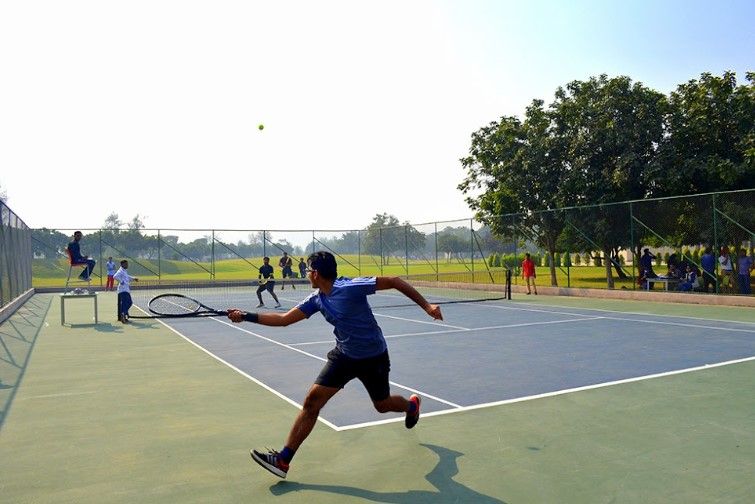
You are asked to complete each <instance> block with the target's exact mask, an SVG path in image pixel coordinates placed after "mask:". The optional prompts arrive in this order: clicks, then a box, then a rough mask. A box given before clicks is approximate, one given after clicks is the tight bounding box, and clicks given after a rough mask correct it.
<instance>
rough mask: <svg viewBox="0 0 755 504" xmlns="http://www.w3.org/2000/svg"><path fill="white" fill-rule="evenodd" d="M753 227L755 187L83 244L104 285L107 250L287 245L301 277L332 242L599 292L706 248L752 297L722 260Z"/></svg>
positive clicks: (57, 242)
mask: <svg viewBox="0 0 755 504" xmlns="http://www.w3.org/2000/svg"><path fill="white" fill-rule="evenodd" d="M753 230H755V190H744V191H732V192H725V193H715V194H704V195H695V196H683V197H674V198H665V199H649V200H640V201H631V202H622V203H612V204H605V205H593V206H584V207H574V208H564V209H557V210H549V211H540V212H528V213H523V214H509V215H501V216H493V217H486V218H483V219H480V220H476V219H464V220H457V221H442V222H431V223H424V224H404V225H399V226H391V227H373V226H371V227H368V228H366V229H356V230H223V229H206V230H201V229H94V230H92V229H90V230H86V229H82V230H81V231H83V232H84V238H83V240H82V242H81V247H82V252H83V253H84V254H88V255H90V256H92V257H93V258H94V259H95V260H96V261H97V265H96V267H95V271H94V273H95V283H97V282H99V283H100V284H101V285H104V282H105V280H104V279H105V277H106V275H107V272H106V270H105V269H104V265H105V262H106V261H107V260H108V258H109V257H112V258H113V259H114V260H115V262H116V263H118V262H119V261H120V260H121V259H128V260H129V263H130V269H129V272H130V273H131V274H132V275H135V276H139V277H147V279H150V280H157V281H161V280H179V279H181V280H232V279H233V280H245V279H249V280H252V279H256V278H257V275H258V268H259V267H260V266H261V265H262V258H263V257H264V256H268V257H270V259H271V261H270V263H271V264H272V265H273V266H274V268H275V269H276V276H277V277H280V268H278V260H279V258H280V256H282V254H283V252H287V253H288V255H290V256H291V257H292V259H293V263H294V268H293V271H294V276H299V269H298V267H297V265H298V263H299V261H300V260H301V259H304V260H306V257H307V255H309V254H310V253H312V252H313V251H316V250H328V251H330V252H331V253H333V254H334V255H335V256H336V258H337V260H338V264H339V274H341V275H345V276H371V275H397V276H404V277H412V276H418V275H421V276H422V278H425V279H427V278H432V277H433V276H435V277H436V279H437V280H441V279H443V278H442V277H444V276H449V277H452V278H454V279H456V280H455V281H459V282H472V283H504V278H505V272H506V271H507V270H512V272H513V273H514V277H515V284H516V283H521V282H522V280H521V278H519V273H520V271H519V268H520V265H521V262H522V260H523V258H524V254H525V253H530V254H531V256H532V257H533V259H534V260H535V263H536V264H537V275H538V284H539V285H544V286H548V285H554V286H556V285H557V286H562V287H580V288H603V289H643V288H647V287H649V285H648V284H647V283H643V278H642V277H643V275H642V274H641V272H640V269H639V258H640V256H641V255H642V251H643V249H645V248H648V249H650V250H651V251H652V254H653V256H654V261H655V263H654V267H655V272H656V273H657V274H660V275H664V274H667V273H669V271H668V268H669V263H670V262H671V263H672V264H673V263H675V262H676V263H677V264H679V263H681V264H682V265H690V266H691V267H692V269H696V270H702V269H703V262H704V261H703V260H702V256H703V255H704V253H705V250H706V249H710V251H711V252H712V253H713V255H714V256H715V258H716V261H715V265H714V268H715V269H714V271H713V273H712V274H713V275H714V276H715V278H716V281H715V282H713V283H712V284H711V285H709V286H708V290H709V292H723V293H727V294H746V293H745V292H740V289H739V288H738V287H737V285H736V282H735V283H734V285H732V286H731V287H730V286H729V285H728V284H724V283H722V282H721V281H720V280H721V271H720V267H719V262H718V260H717V258H718V257H719V254H720V251H721V250H722V248H723V247H726V248H728V249H729V250H730V251H731V253H732V258H734V259H735V261H734V262H735V263H736V262H737V261H736V258H737V254H738V253H740V252H741V251H744V253H745V255H746V256H750V257H751V256H752V254H753V249H752V247H753V244H754V243H755V234H753ZM73 231H75V229H56V230H51V229H35V230H33V231H32V239H31V242H32V255H33V258H34V259H33V271H34V286H35V287H39V288H44V287H49V288H60V287H62V286H63V284H64V283H65V276H66V272H67V267H68V265H67V262H66V257H65V247H66V245H67V243H68V242H69V241H70V240H71V236H72V234H73ZM27 257H28V255H27ZM734 267H735V270H736V264H735V266H734ZM682 273H684V272H682ZM739 273H743V272H738V271H735V272H734V274H739ZM747 274H748V277H749V272H747ZM675 287H676V285H675V284H674V282H665V283H660V282H659V283H655V284H654V285H653V288H656V289H658V288H675Z"/></svg>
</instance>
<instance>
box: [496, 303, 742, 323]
mask: <svg viewBox="0 0 755 504" xmlns="http://www.w3.org/2000/svg"><path fill="white" fill-rule="evenodd" d="M523 304H524V305H525V306H543V305H533V304H532V303H523ZM483 306H491V307H494V308H503V309H508V310H515V309H516V307H504V306H499V305H491V304H483ZM545 306H550V305H545ZM558 308H566V309H568V308H569V307H568V306H559V307H558ZM571 309H573V310H587V311H597V312H601V313H617V314H619V315H643V316H646V317H662V318H678V319H690V320H701V321H706V322H723V323H726V324H745V325H749V326H753V325H755V322H743V321H741V320H720V319H710V318H704V317H691V316H689V315H664V314H659V313H647V312H630V311H627V312H624V311H618V310H606V309H605V308H577V307H574V308H571ZM522 310H527V308H522ZM532 311H545V312H547V313H551V312H550V311H549V310H532ZM553 313H559V312H553ZM572 315H579V314H577V313H572ZM711 327H712V326H711Z"/></svg>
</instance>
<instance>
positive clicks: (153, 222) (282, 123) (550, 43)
mask: <svg viewBox="0 0 755 504" xmlns="http://www.w3.org/2000/svg"><path fill="white" fill-rule="evenodd" d="M754 20H755V2H753V1H752V0H747V1H723V0H722V1H719V2H710V1H699V0H694V1H681V0H680V1H662V0H656V1H650V0H633V1H629V2H627V1H623V2H622V1H613V0H589V1H588V0H584V1H577V0H570V1H555V0H554V1H523V0H522V1H504V0H498V1H493V0H490V1H482V0H463V1H462V0H458V1H451V0H448V1H440V0H438V1H423V0H416V1H394V0H384V1H381V2H375V1H373V2H366V1H354V0H349V1H328V0H322V1H317V2H315V1H311V0H308V1H298V0H293V1H292V0H289V1H286V2H274V1H270V0H266V1H252V0H245V1H222V0H217V1H212V2H209V1H203V2H199V1H191V0H181V1H160V0H149V1H139V0H136V1H130V2H114V1H103V0H96V1H75V0H74V1H58V0H55V1H34V2H29V1H7V2H2V3H0V187H1V188H2V189H3V190H5V191H6V192H7V196H8V204H9V206H10V207H11V208H12V209H13V210H14V211H16V212H17V213H18V214H19V216H21V218H22V219H24V220H25V221H26V223H27V224H28V225H30V226H32V227H43V226H44V227H55V228H68V229H70V228H82V229H84V228H96V227H99V226H101V225H102V224H103V222H104V221H105V219H106V217H107V216H108V215H109V214H110V213H111V212H115V213H117V214H118V215H119V216H120V218H121V220H123V221H129V220H131V218H132V217H133V216H135V215H136V214H139V215H141V216H142V217H143V220H144V222H145V224H146V226H147V227H148V228H226V229H313V228H316V229H356V228H362V227H364V226H366V225H368V224H369V223H370V222H371V220H372V218H373V217H374V215H375V214H377V213H383V212H387V213H389V214H393V215H395V216H396V217H398V218H399V220H401V221H402V222H403V221H409V222H413V223H420V222H428V221H435V220H450V219H456V218H465V217H469V216H471V211H470V210H469V209H468V207H467V205H466V204H465V203H464V199H463V196H462V195H461V193H460V192H459V191H458V190H457V189H456V186H457V185H458V184H459V182H461V180H462V179H463V177H464V171H463V170H462V168H461V164H460V162H459V158H461V157H463V156H464V155H465V154H466V153H467V150H468V148H469V144H470V135H471V134H472V132H474V131H475V130H477V129H479V128H480V127H482V126H484V125H485V124H487V123H489V122H491V121H495V120H497V119H498V118H499V117H500V116H502V115H517V116H521V115H522V113H523V111H524V108H525V107H526V106H527V105H528V104H529V103H530V102H531V100H532V99H535V98H540V99H543V100H545V102H546V103H550V101H551V100H552V98H553V92H554V91H555V89H556V88H557V87H558V86H560V85H564V84H566V83H567V82H569V81H572V80H575V79H579V80H584V79H588V78H589V77H590V76H593V75H599V74H601V73H606V74H608V75H609V76H616V75H628V76H630V77H631V78H632V79H633V80H635V81H641V82H643V83H644V84H645V85H647V86H649V87H651V88H654V89H656V90H658V91H661V92H664V93H668V92H669V91H671V90H673V89H674V88H675V87H676V85H677V84H680V83H683V82H686V81H687V80H689V79H693V78H697V77H699V75H700V73H701V72H712V73H715V74H719V75H720V74H721V73H722V72H723V71H725V70H732V71H735V72H736V73H737V77H738V79H739V80H740V82H744V80H745V72H746V71H748V70H749V71H752V70H755V29H754V28H753V26H755V22H754ZM260 123H262V124H264V125H265V129H264V130H263V131H259V130H258V129H257V125H258V124H260Z"/></svg>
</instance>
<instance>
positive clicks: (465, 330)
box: [291, 317, 605, 346]
mask: <svg viewBox="0 0 755 504" xmlns="http://www.w3.org/2000/svg"><path fill="white" fill-rule="evenodd" d="M603 318H605V317H590V318H581V319H566V320H549V321H547V322H523V323H521V324H506V325H497V326H488V327H475V328H473V329H468V328H466V327H464V328H461V329H449V330H447V331H425V332H414V333H403V334H392V335H389V336H384V337H385V339H395V338H406V337H408V336H432V335H436V334H453V333H460V332H475V331H483V330H491V329H510V328H513V327H529V326H537V325H548V324H565V323H569V322H585V321H588V320H600V319H603ZM449 327H453V326H449ZM332 341H333V340H332V339H329V340H321V341H305V342H303V343H291V346H307V345H322V344H325V343H330V342H332Z"/></svg>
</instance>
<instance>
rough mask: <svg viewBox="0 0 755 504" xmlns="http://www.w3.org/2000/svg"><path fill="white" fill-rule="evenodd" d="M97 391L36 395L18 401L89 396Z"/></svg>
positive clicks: (20, 398)
mask: <svg viewBox="0 0 755 504" xmlns="http://www.w3.org/2000/svg"><path fill="white" fill-rule="evenodd" d="M97 392H98V391H97V390H88V391H86V392H60V393H58V394H44V395H35V396H29V397H19V398H18V399H16V400H17V401H18V400H20V401H23V400H26V399H47V398H50V397H70V396H77V395H87V394H96V393H97Z"/></svg>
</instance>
